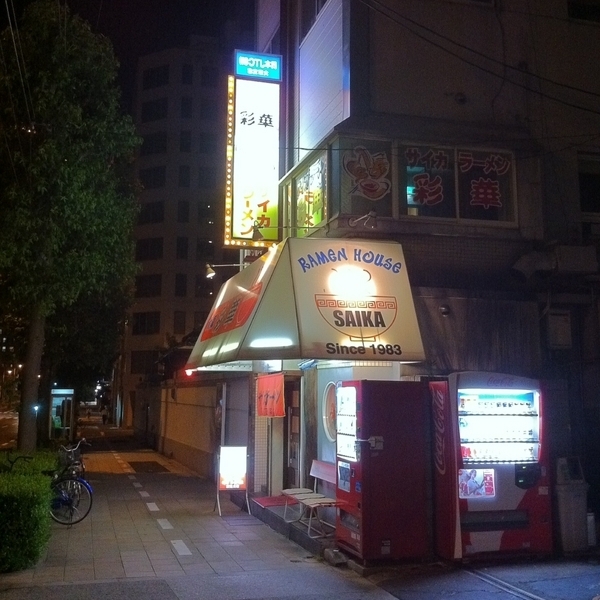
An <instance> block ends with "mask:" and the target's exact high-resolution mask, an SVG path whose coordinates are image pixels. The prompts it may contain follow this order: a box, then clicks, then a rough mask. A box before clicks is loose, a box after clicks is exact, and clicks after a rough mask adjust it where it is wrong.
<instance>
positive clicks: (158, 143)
mask: <svg viewBox="0 0 600 600" xmlns="http://www.w3.org/2000/svg"><path fill="white" fill-rule="evenodd" d="M166 151H167V132H166V131H157V132H156V133H150V134H148V135H145V136H143V142H142V146H141V148H140V156H149V155H150V154H164V153H165V152H166Z"/></svg>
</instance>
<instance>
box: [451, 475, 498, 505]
mask: <svg viewBox="0 0 600 600" xmlns="http://www.w3.org/2000/svg"><path fill="white" fill-rule="evenodd" d="M495 495H496V474H495V471H494V469H459V471H458V497H459V498H461V499H463V498H464V499H469V500H471V499H474V498H493V497H494V496H495Z"/></svg>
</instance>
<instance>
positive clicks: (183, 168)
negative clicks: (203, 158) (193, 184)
mask: <svg viewBox="0 0 600 600" xmlns="http://www.w3.org/2000/svg"><path fill="white" fill-rule="evenodd" d="M179 187H186V188H189V187H190V167H189V166H188V165H179Z"/></svg>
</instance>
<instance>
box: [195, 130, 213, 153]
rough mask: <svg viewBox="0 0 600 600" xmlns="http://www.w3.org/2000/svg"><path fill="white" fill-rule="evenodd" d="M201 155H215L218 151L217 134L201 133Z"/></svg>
mask: <svg viewBox="0 0 600 600" xmlns="http://www.w3.org/2000/svg"><path fill="white" fill-rule="evenodd" d="M199 141H200V154H213V153H214V152H216V150H217V134H216V133H212V132H210V131H201V132H200V135H199Z"/></svg>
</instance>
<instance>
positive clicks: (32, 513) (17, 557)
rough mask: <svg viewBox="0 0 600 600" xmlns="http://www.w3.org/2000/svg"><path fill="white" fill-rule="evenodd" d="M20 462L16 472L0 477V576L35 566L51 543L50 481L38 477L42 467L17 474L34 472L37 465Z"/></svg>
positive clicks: (45, 477) (41, 476) (44, 477)
mask: <svg viewBox="0 0 600 600" xmlns="http://www.w3.org/2000/svg"><path fill="white" fill-rule="evenodd" d="M18 462H19V463H21V464H20V465H19V469H17V466H16V465H15V469H14V471H15V472H13V473H2V474H0V523H2V535H1V537H2V543H1V544H0V573H9V572H12V571H19V570H22V569H26V568H28V567H30V566H32V565H34V564H35V563H36V562H37V561H38V560H39V559H40V557H41V555H42V553H43V551H44V550H45V548H46V545H47V544H48V541H49V539H50V531H51V520H50V510H49V507H50V500H51V497H52V496H51V491H50V480H49V478H48V477H47V476H45V475H40V474H39V466H38V467H37V468H38V470H37V471H29V472H28V473H23V472H18V471H20V470H21V469H23V470H26V471H28V470H29V469H33V468H34V464H35V462H37V461H32V463H34V464H31V463H30V464H27V463H25V462H24V461H21V460H20V461H18ZM42 462H44V461H42ZM40 464H41V463H40ZM42 468H44V467H42ZM36 473H38V474H36Z"/></svg>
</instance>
